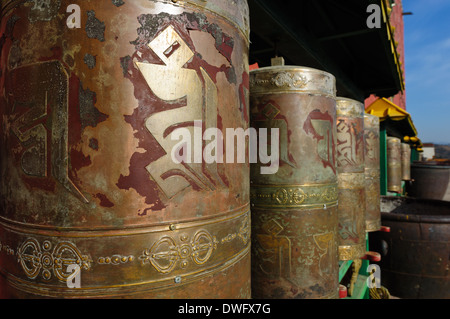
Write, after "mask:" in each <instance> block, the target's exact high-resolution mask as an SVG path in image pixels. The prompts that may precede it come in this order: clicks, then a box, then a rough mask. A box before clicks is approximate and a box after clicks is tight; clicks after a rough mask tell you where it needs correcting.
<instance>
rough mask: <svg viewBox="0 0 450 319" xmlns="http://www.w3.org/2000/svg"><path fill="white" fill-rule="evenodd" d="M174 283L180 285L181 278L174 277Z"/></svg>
mask: <svg viewBox="0 0 450 319" xmlns="http://www.w3.org/2000/svg"><path fill="white" fill-rule="evenodd" d="M175 283H176V284H179V283H181V276H176V277H175Z"/></svg>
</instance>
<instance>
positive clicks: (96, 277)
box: [0, 0, 251, 298]
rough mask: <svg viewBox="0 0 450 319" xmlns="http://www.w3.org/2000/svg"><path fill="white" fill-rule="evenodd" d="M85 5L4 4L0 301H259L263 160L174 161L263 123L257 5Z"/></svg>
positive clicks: (67, 1) (195, 0)
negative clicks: (252, 118) (255, 188)
mask: <svg viewBox="0 0 450 319" xmlns="http://www.w3.org/2000/svg"><path fill="white" fill-rule="evenodd" d="M72 3H73V1H71V0H60V1H47V2H45V3H44V2H42V3H41V1H34V2H33V1H32V2H30V1H2V17H1V29H0V30H1V41H0V43H1V44H0V54H1V55H0V63H1V64H0V65H1V69H0V104H1V117H0V118H1V120H2V125H1V135H0V136H1V144H0V147H1V187H0V188H1V202H0V243H1V245H0V247H1V249H0V271H1V274H2V276H3V277H4V278H6V281H7V285H6V286H4V287H1V288H0V290H2V292H7V293H8V295H9V296H11V297H18V298H22V297H28V298H29V297H57V298H78V297H87V298H110V297H121V298H125V297H128V298H248V297H250V288H251V287H250V212H249V209H250V198H249V189H250V180H249V175H250V173H249V169H250V168H249V164H248V163H246V164H245V163H243V164H239V163H217V162H214V163H211V164H209V163H208V164H207V163H205V162H204V161H201V162H200V163H193V164H190V163H181V164H178V163H177V162H175V161H173V160H172V158H171V152H172V150H173V148H174V145H175V144H176V143H177V142H179V140H175V141H172V139H171V137H173V134H174V132H175V131H176V129H177V128H184V129H185V131H186V130H187V131H188V132H191V133H193V132H198V131H199V130H200V132H201V133H202V132H204V131H205V130H206V129H208V128H218V129H220V130H222V131H225V130H226V128H238V127H239V128H243V129H246V128H247V127H248V125H249V108H248V90H249V73H248V62H247V61H248V49H249V24H248V23H249V18H248V6H247V3H246V1H238V2H236V3H231V2H229V1H221V0H212V1H201V0H191V1H157V0H153V1H149V0H133V1H77V4H78V6H79V7H80V13H81V14H80V17H81V24H80V26H81V28H74V29H70V28H69V27H68V26H67V21H66V20H67V18H68V17H69V15H70V14H71V12H70V10H69V13H67V12H66V11H67V9H68V7H69V6H70V5H71V4H72ZM71 8H72V9H71V10H72V13H73V12H74V11H73V10H75V11H76V8H75V9H74V8H73V7H71ZM75 17H76V15H75ZM71 22H75V21H74V20H72V21H71ZM194 121H201V122H200V123H201V124H200V125H199V126H198V127H195V128H194ZM192 136H193V135H192ZM205 144H206V141H202V140H200V144H196V145H197V146H196V147H197V148H198V147H200V150H202V149H203V148H204V147H205ZM183 155H185V156H186V155H188V154H183ZM72 267H75V268H78V269H79V270H80V275H81V276H80V283H81V289H70V288H69V287H68V280H69V276H70V275H71V274H72V270H69V269H72ZM69 281H70V280H69Z"/></svg>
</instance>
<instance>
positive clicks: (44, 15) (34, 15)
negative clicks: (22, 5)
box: [28, 0, 61, 23]
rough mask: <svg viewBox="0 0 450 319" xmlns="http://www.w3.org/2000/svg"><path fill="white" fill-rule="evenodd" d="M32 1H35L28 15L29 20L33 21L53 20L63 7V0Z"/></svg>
mask: <svg viewBox="0 0 450 319" xmlns="http://www.w3.org/2000/svg"><path fill="white" fill-rule="evenodd" d="M29 2H30V1H29ZM31 2H33V3H34V5H33V7H31V9H30V14H29V15H28V20H29V21H30V22H31V23H34V22H37V21H50V20H52V19H53V18H54V17H56V16H57V15H58V11H59V8H60V7H61V0H31Z"/></svg>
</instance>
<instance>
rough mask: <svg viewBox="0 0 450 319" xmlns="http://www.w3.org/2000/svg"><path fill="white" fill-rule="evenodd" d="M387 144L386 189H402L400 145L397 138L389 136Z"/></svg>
mask: <svg viewBox="0 0 450 319" xmlns="http://www.w3.org/2000/svg"><path fill="white" fill-rule="evenodd" d="M386 144H387V152H386V153H387V181H388V191H389V192H393V193H401V191H402V146H401V141H400V139H399V138H396V137H392V136H389V137H388V138H387V141H386Z"/></svg>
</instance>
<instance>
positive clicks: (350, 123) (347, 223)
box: [336, 98, 366, 260]
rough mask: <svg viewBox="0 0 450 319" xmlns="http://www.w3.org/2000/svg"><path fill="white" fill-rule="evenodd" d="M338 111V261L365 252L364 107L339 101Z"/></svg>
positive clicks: (346, 100)
mask: <svg viewBox="0 0 450 319" xmlns="http://www.w3.org/2000/svg"><path fill="white" fill-rule="evenodd" d="M336 110H337V111H336V113H337V176H338V185H339V209H338V212H339V213H338V215H339V260H353V259H358V258H361V257H362V256H363V255H364V254H365V252H366V197H365V173H364V167H365V166H364V105H363V104H362V103H360V102H358V101H355V100H352V99H347V98H337V99H336Z"/></svg>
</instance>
